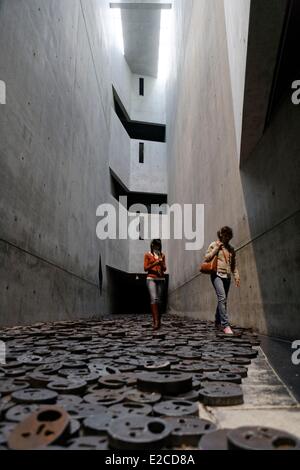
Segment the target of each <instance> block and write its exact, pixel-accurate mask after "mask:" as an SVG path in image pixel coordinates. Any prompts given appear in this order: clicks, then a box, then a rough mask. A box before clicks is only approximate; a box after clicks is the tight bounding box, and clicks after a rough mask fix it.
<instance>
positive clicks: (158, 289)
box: [147, 279, 165, 304]
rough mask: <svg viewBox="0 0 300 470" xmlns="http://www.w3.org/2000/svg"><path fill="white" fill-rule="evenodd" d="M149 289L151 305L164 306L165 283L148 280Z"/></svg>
mask: <svg viewBox="0 0 300 470" xmlns="http://www.w3.org/2000/svg"><path fill="white" fill-rule="evenodd" d="M147 287H148V291H149V295H150V302H151V304H162V302H163V295H164V288H165V281H161V280H157V281H154V280H152V279H147Z"/></svg>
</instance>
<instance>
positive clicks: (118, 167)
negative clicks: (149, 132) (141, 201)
mask: <svg viewBox="0 0 300 470" xmlns="http://www.w3.org/2000/svg"><path fill="white" fill-rule="evenodd" d="M140 142H143V143H144V163H139V143H140ZM109 164H110V168H111V169H112V170H113V172H114V173H115V174H116V176H117V177H118V178H119V179H120V180H121V181H122V183H123V184H124V185H125V186H126V188H127V189H128V190H129V191H132V192H138V193H139V192H140V193H150V194H167V189H168V188H167V186H168V185H167V157H166V144H165V143H161V142H150V141H143V140H135V139H130V137H129V136H128V134H127V132H126V130H125V129H124V127H123V125H122V123H121V121H120V120H119V118H118V116H117V115H116V113H115V112H113V113H112V121H111V141H110V150H109Z"/></svg>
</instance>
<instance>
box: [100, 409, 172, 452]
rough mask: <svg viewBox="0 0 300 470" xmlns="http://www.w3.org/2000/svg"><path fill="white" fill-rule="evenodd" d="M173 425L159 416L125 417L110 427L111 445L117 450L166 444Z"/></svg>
mask: <svg viewBox="0 0 300 470" xmlns="http://www.w3.org/2000/svg"><path fill="white" fill-rule="evenodd" d="M171 430H172V428H171V426H170V425H169V424H168V423H167V422H166V421H163V420H162V419H159V418H144V417H137V416H135V417H131V418H130V417H125V418H122V419H115V420H113V421H112V422H111V424H110V426H109V428H108V438H109V445H110V447H112V448H113V449H116V450H143V449H146V450H148V449H149V448H151V449H153V448H159V447H162V446H163V445H164V443H165V442H166V440H167V438H168V436H169V435H170V433H171Z"/></svg>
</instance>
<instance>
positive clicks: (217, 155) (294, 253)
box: [167, 0, 300, 339]
mask: <svg viewBox="0 0 300 470" xmlns="http://www.w3.org/2000/svg"><path fill="white" fill-rule="evenodd" d="M189 7H191V10H189V12H188V13H186V15H188V14H189V15H190V26H189V28H188V35H187V37H186V43H185V44H186V46H185V49H184V51H181V54H180V63H179V65H178V67H177V69H176V70H175V69H174V68H173V73H172V74H171V76H172V80H171V81H170V82H169V87H170V88H171V89H170V91H169V93H170V96H174V94H176V97H177V103H176V108H174V106H170V105H169V106H168V112H167V126H168V166H169V201H170V203H194V204H195V203H198V204H205V246H204V248H203V250H202V251H201V252H187V251H185V250H184V241H183V242H182V241H178V240H173V241H171V242H170V243H169V253H170V259H169V268H170V293H169V308H170V311H174V312H178V313H182V314H187V315H192V316H195V317H198V318H203V319H213V317H214V312H215V308H216V298H215V293H214V291H213V288H212V286H211V283H210V279H209V277H206V276H202V275H199V274H198V272H197V268H198V265H199V263H200V262H201V261H202V259H203V255H204V253H205V250H206V248H207V246H208V245H209V243H210V242H211V241H212V240H215V239H216V238H217V235H216V232H217V229H218V228H220V227H221V226H223V225H230V226H232V227H233V230H234V233H235V238H234V240H233V244H234V246H235V247H236V248H237V249H238V254H237V261H238V265H239V269H240V273H241V288H240V289H239V290H238V289H236V288H235V287H234V286H232V288H231V293H230V297H229V310H230V314H231V321H232V323H236V324H239V325H241V326H243V327H254V328H258V329H259V330H260V332H262V333H266V334H270V335H274V336H282V337H286V338H293V339H294V338H297V337H299V334H300V323H299V321H298V320H299V318H298V312H299V298H298V294H297V288H296V286H297V285H299V271H300V265H299V256H298V252H299V206H300V204H299V191H298V182H299V174H300V171H299V159H298V158H297V149H299V143H300V141H299V139H300V137H299V132H298V130H297V129H298V122H299V110H298V108H297V107H295V106H293V105H292V103H291V101H290V99H289V98H287V99H286V100H285V101H284V102H282V104H281V106H280V108H279V109H278V111H277V113H276V115H275V116H274V117H273V119H272V121H271V124H270V126H269V127H268V129H267V130H266V132H265V133H264V136H263V138H262V139H261V140H260V142H259V143H258V145H257V146H256V148H255V150H254V152H253V153H252V154H251V156H250V158H249V160H248V161H247V163H246V164H244V165H242V167H241V169H240V168H239V161H238V156H237V153H236V152H237V151H236V135H235V118H234V105H233V99H232V93H231V90H232V82H231V74H230V64H229V57H228V41H227V33H226V20H225V10H224V4H223V0H212V1H209V2H207V1H205V0H197V1H196V2H190V3H189V5H188V4H185V2H183V3H182V2H176V3H175V13H176V14H177V19H176V20H175V22H176V24H177V25H178V27H179V28H180V31H178V33H177V36H178V37H181V36H182V35H183V31H186V29H185V28H184V22H183V21H180V18H182V17H183V16H184V13H183V11H182V10H183V9H184V8H186V9H187V10H188V9H189ZM185 34H186V33H185ZM174 47H176V44H175V43H174ZM167 88H168V87H167ZM174 90H175V92H174ZM170 102H172V100H171V99H170V98H168V103H170Z"/></svg>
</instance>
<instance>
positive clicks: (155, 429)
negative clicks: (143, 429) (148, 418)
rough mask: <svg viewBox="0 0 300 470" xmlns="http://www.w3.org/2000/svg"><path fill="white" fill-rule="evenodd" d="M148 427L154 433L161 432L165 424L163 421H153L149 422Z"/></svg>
mask: <svg viewBox="0 0 300 470" xmlns="http://www.w3.org/2000/svg"><path fill="white" fill-rule="evenodd" d="M148 429H149V431H150V432H152V434H161V433H162V432H163V431H164V429H165V426H164V424H163V423H159V422H157V421H153V422H152V423H149V424H148Z"/></svg>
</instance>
